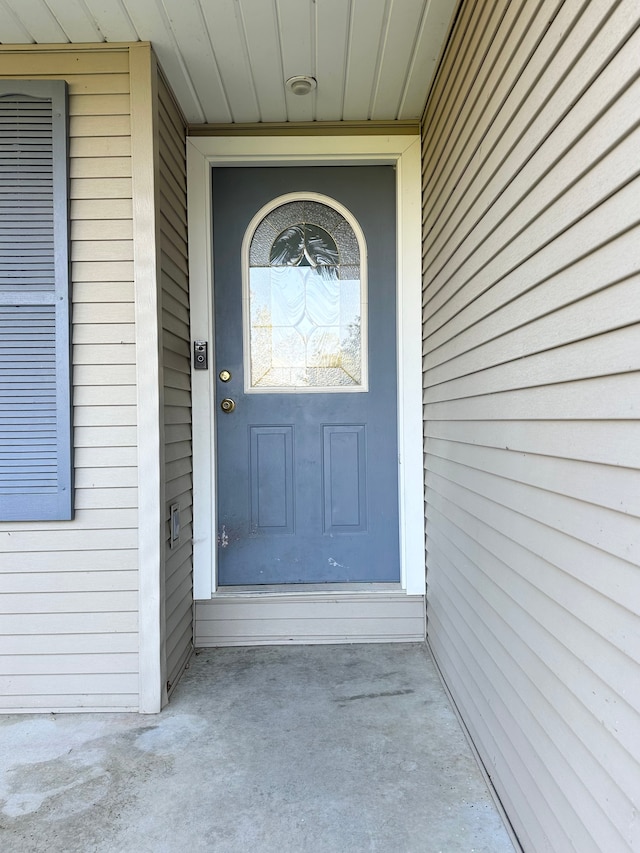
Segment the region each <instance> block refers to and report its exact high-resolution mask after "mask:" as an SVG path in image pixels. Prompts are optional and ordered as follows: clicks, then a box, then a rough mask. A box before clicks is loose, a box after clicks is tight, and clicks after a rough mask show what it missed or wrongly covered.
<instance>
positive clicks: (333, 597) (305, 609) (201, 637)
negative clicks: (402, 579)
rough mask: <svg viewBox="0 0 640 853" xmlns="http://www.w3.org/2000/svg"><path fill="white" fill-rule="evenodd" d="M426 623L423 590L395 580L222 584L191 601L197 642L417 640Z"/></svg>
mask: <svg viewBox="0 0 640 853" xmlns="http://www.w3.org/2000/svg"><path fill="white" fill-rule="evenodd" d="M425 627H426V623H425V601H424V596H423V595H407V593H406V592H405V590H403V589H402V588H401V586H400V584H286V585H283V586H264V587H255V586H251V587H237V586H236V587H224V588H222V589H218V591H217V592H216V594H215V595H214V596H213V598H211V599H207V600H205V601H196V605H195V645H196V647H198V648H207V647H212V646H255V645H296V644H298V645H305V644H319V643H393V642H397V643H408V642H422V641H424V639H425Z"/></svg>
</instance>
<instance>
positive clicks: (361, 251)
mask: <svg viewBox="0 0 640 853" xmlns="http://www.w3.org/2000/svg"><path fill="white" fill-rule="evenodd" d="M212 180H213V232H214V234H213V238H214V251H213V255H214V282H215V297H214V314H215V324H214V326H215V365H214V367H215V373H216V375H215V385H216V405H217V412H218V415H217V435H216V444H217V508H218V509H217V531H218V583H219V585H221V586H228V585H233V586H235V585H259V584H285V583H314V584H317V583H340V582H356V583H370V582H397V581H399V579H400V568H399V532H398V479H397V478H398V473H397V465H398V450H397V403H396V397H397V390H396V374H397V369H396V248H395V235H396V223H395V171H394V169H393V168H392V167H391V166H348V167H347V166H341V167H326V166H314V167H270V168H252V167H247V168H215V169H214V170H213V175H212Z"/></svg>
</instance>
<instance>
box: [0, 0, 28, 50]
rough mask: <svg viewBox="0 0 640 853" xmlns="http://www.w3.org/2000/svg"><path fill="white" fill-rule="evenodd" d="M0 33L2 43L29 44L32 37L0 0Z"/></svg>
mask: <svg viewBox="0 0 640 853" xmlns="http://www.w3.org/2000/svg"><path fill="white" fill-rule="evenodd" d="M0 34H1V36H2V41H3V43H4V44H31V43H32V42H33V37H32V36H31V33H30V32H29V30H28V28H27V27H25V26H23V25H22V24H21V23H20V20H19V18H17V17H16V15H15V14H14V13H13V11H12V10H11V9H10V8H8V7H7V6H5V4H4V2H3V0H0Z"/></svg>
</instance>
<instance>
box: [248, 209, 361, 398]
mask: <svg viewBox="0 0 640 853" xmlns="http://www.w3.org/2000/svg"><path fill="white" fill-rule="evenodd" d="M249 262H250V263H249V306H248V309H249V310H248V312H247V313H248V321H249V335H248V338H249V351H250V356H249V372H250V387H252V388H260V389H267V388H270V389H274V390H275V389H282V390H291V389H295V388H314V389H319V388H326V389H331V388H340V389H342V390H344V389H346V388H348V387H353V388H354V390H355V389H357V388H359V387H361V386H362V373H363V370H362V340H361V338H362V329H361V319H362V315H363V298H362V286H361V277H360V263H359V262H360V251H359V243H358V239H357V237H356V234H355V233H354V230H353V228H352V227H351V225H350V224H349V223H348V222H347V220H346V219H345V218H344V216H342V214H341V213H339V212H338V211H337V210H335V209H333V208H331V207H329V206H328V205H325V204H322V203H320V202H318V201H312V200H309V201H307V200H299V201H293V202H288V203H286V204H283V205H280V206H279V207H277V208H275V209H274V210H272V211H271V212H270V213H269V214H267V216H266V217H265V218H264V219H263V220H262V221H261V222H260V223H259V225H258V226H257V228H256V229H255V232H254V234H253V237H252V240H251V244H250V247H249Z"/></svg>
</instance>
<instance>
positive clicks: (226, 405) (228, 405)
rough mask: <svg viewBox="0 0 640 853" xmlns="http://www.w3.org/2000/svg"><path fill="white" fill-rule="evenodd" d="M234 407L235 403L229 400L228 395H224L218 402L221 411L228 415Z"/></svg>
mask: <svg viewBox="0 0 640 853" xmlns="http://www.w3.org/2000/svg"><path fill="white" fill-rule="evenodd" d="M235 407H236V404H235V403H234V401H233V400H230V399H229V397H225V398H224V400H223V401H222V402H221V403H220V408H221V409H222V411H223V412H224V413H225V414H226V415H228V414H230V413H231V412H232V411H233V410H234V409H235Z"/></svg>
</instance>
